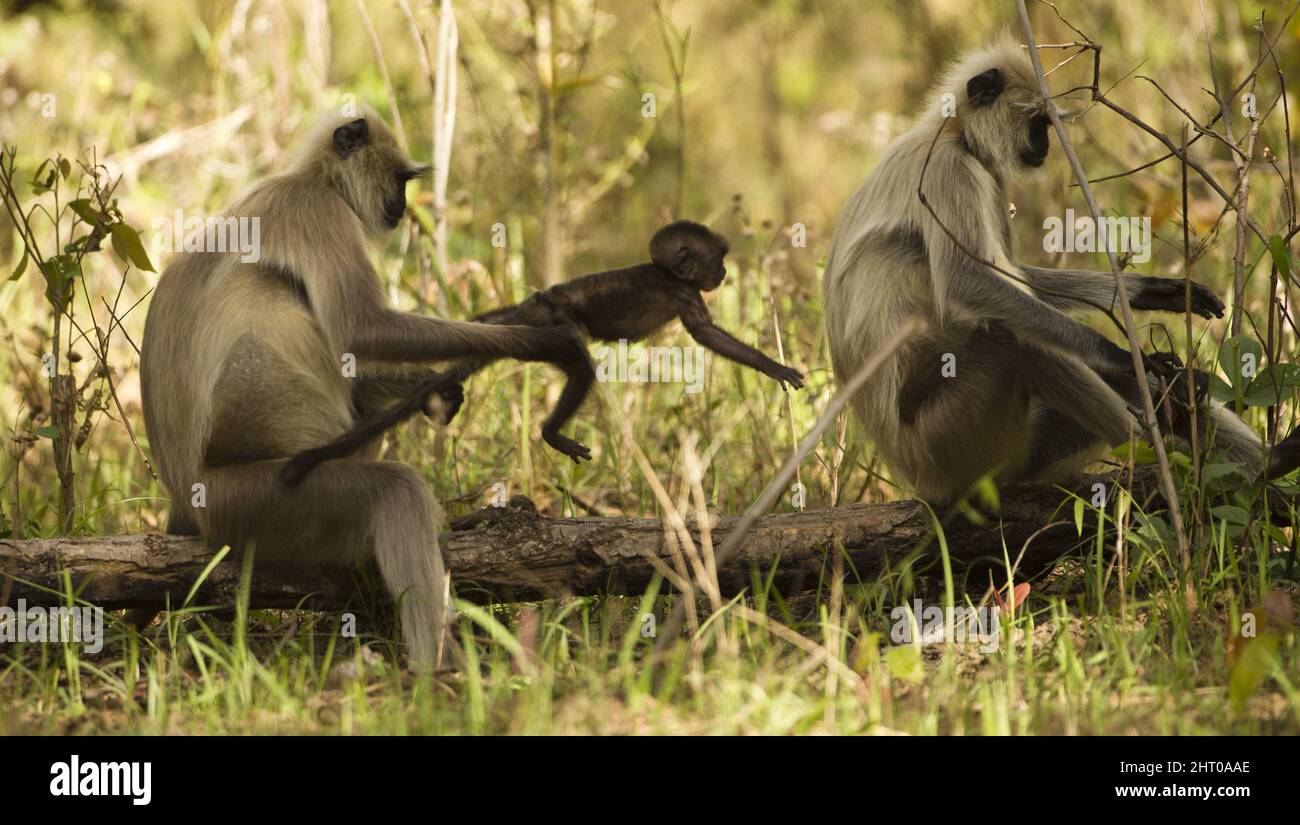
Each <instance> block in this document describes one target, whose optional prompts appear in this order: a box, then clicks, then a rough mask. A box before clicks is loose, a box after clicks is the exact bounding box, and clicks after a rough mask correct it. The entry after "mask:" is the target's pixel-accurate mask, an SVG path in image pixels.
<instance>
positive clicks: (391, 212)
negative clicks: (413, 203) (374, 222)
mask: <svg viewBox="0 0 1300 825" xmlns="http://www.w3.org/2000/svg"><path fill="white" fill-rule="evenodd" d="M404 214H406V183H405V182H402V183H399V184H397V187H396V189H395V190H394V191H393V194H391V195H389V196H388V197H387V198H385V199H384V225H385V226H387V227H388V228H389V229H395V228H397V225H398V224H399V223H401V222H402V215H404Z"/></svg>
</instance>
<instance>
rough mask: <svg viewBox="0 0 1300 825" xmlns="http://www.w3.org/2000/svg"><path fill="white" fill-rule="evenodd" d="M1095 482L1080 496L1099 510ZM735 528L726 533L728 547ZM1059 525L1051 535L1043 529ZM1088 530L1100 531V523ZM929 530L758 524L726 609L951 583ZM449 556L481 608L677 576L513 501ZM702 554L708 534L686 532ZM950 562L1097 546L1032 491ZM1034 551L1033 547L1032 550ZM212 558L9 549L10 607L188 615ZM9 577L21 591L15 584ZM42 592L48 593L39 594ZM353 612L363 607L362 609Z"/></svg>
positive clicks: (1064, 508)
mask: <svg viewBox="0 0 1300 825" xmlns="http://www.w3.org/2000/svg"><path fill="white" fill-rule="evenodd" d="M1098 480H1101V481H1106V482H1112V483H1111V484H1109V485H1108V486H1109V487H1110V488H1111V489H1113V488H1114V485H1113V481H1114V479H1113V478H1112V477H1110V476H1092V477H1089V478H1088V479H1086V480H1085V481H1084V483H1083V484H1082V485H1080V487H1079V488H1078V489H1079V491H1080V492H1081V493H1083V494H1086V495H1087V496H1088V497H1089V498H1090V497H1091V495H1092V492H1091V491H1092V486H1091V485H1092V483H1093V482H1095V481H1098ZM737 520H738V518H737V517H735V516H722V517H720V518H717V519H715V524H714V525H713V527H712V539H713V543H714V546H717V545H718V544H720V543H721V542H722V540H723V539H724V538H725V536H726V534H727V532H728V530H729V529H731V527H732V526H733V525H734V524H735V523H736V521H737ZM1052 522H1058V524H1057V525H1056V526H1054V527H1048V528H1047V529H1043V528H1044V527H1045V526H1046V525H1048V524H1049V523H1052ZM1085 522H1088V523H1095V518H1091V517H1090V518H1087V519H1085ZM932 523H933V522H932V517H931V515H930V512H929V510H927V509H926V507H925V506H924V505H922V504H920V503H918V502H915V501H903V502H896V503H893V504H853V505H849V506H846V507H839V508H835V509H823V510H808V511H805V512H802V513H782V514H776V515H769V516H766V517H764V518H763V519H761V520H760V521H759V522H758V524H757V525H756V526H755V528H754V529H753V531H751V533H750V534H749V536H748V538H747V539H746V540H745V543H744V546H743V551H742V552H741V553H739V554H737V556H736V558H735V559H733V560H732V561H731V562H730V563H728V564H727V565H725V567H724V568H723V569H722V570H720V571H719V573H718V578H719V582H720V584H721V586H722V590H723V593H724V595H733V594H735V593H737V592H739V591H741V590H743V589H745V588H748V587H751V586H752V584H753V581H754V578H753V571H754V570H755V569H757V570H759V571H760V572H761V573H763V574H764V575H767V574H769V573H770V571H771V570H772V567H773V565H774V564H775V565H776V572H775V575H774V582H775V585H776V587H777V588H778V589H779V590H781V591H782V592H788V593H793V592H797V591H800V590H804V589H812V588H815V587H817V586H818V585H819V583H824V582H826V581H828V579H827V576H828V573H829V570H830V564H831V558H832V553H834V552H835V550H836V548H837V547H842V548H843V550H844V552H845V553H846V554H847V557H846V560H845V561H846V564H845V571H846V573H847V575H848V577H849V581H850V583H852V582H853V581H854V580H861V581H864V582H870V581H872V580H874V579H875V578H876V577H877V576H878V575H879V574H880V573H882V572H884V571H886V570H888V569H890V568H891V566H893V567H895V568H896V567H897V566H898V565H899V564H900V563H901V562H904V561H905V560H907V559H908V558H909V556H912V555H914V554H916V553H917V551H918V549H919V550H920V553H919V555H918V556H917V559H916V562H915V564H914V566H913V571H914V574H915V575H920V576H925V575H942V570H941V566H940V564H939V553H938V549H937V544H936V543H935V542H934V541H933V537H934V532H933V530H932ZM452 527H453V530H452V531H451V532H449V533H444V534H443V535H442V537H441V545H442V547H443V550H444V552H445V554H446V558H447V562H448V567H449V569H450V571H451V574H452V580H453V582H454V583H455V586H456V590H457V593H458V595H459V596H460V597H461V598H466V599H470V600H472V601H479V602H482V601H488V600H496V601H532V600H537V599H543V598H558V597H564V596H571V595H593V594H599V593H611V594H639V593H641V592H644V589H645V587H646V586H647V584H648V583H649V582H650V580H651V578H652V576H653V574H654V569H655V568H654V565H652V564H651V562H650V560H649V557H656V558H657V559H659V560H661V561H662V562H663V563H664V564H666V565H667V566H669V567H670V568H671V567H672V566H673V562H672V557H671V554H670V552H669V547H668V545H667V543H666V542H665V540H664V527H663V525H662V523H660V522H659V521H655V520H652V519H639V518H627V517H621V516H620V517H602V518H595V517H588V518H549V517H546V516H543V515H540V514H538V513H537V512H536V511H535V510H534V509H533V506H532V502H530V501H528V499H526V498H523V497H522V496H520V497H516V499H514V500H513V501H511V503H510V505H509V506H508V507H505V508H495V509H494V508H487V509H484V510H480V511H477V512H475V513H472V514H471V515H469V516H465V517H462V518H459V519H455V520H454V521H453V524H452ZM688 528H689V529H690V532H691V535H692V537H693V538H694V540H695V541H696V542H697V543H698V541H699V537H700V531H699V529H698V527H697V526H696V525H695V524H693V523H692V524H688ZM945 536H946V539H947V545H948V550H949V553H950V556H951V558H952V560H953V562H954V566H955V568H956V571H955V572H956V575H957V576H958V585H959V586H960V584H961V581H962V576H963V575H966V576H971V577H972V578H971V588H972V589H982V588H983V587H984V586H985V585H986V583H987V581H988V576H987V574H986V573H985V572H983V571H984V570H985V569H987V567H988V565H990V564H991V565H994V566H995V568H999V569H1000V568H1001V565H1002V564H1003V561H1002V557H1003V547H1004V544H1005V547H1006V552H1007V553H1008V555H1009V556H1010V557H1011V558H1012V559H1015V557H1016V556H1017V554H1018V553H1019V552H1020V550H1021V548H1022V546H1024V545H1025V544H1026V542H1028V550H1027V552H1026V553H1025V556H1024V561H1023V562H1022V566H1021V570H1023V571H1025V572H1026V573H1032V572H1034V571H1039V570H1042V569H1044V568H1045V567H1046V566H1048V565H1050V564H1051V563H1052V562H1054V561H1055V560H1057V559H1058V558H1060V557H1061V556H1063V555H1066V554H1069V553H1071V552H1074V551H1077V550H1078V549H1079V548H1081V547H1087V546H1089V544H1090V542H1091V541H1092V539H1091V537H1090V536H1089V534H1088V527H1087V525H1085V531H1084V535H1083V537H1080V536H1079V534H1078V532H1077V531H1076V528H1075V525H1074V517H1073V507H1072V503H1071V500H1070V499H1068V497H1067V496H1065V495H1064V494H1063V493H1062V492H1061V491H1059V490H1052V489H1037V490H1025V491H1021V492H1018V493H1015V494H1014V495H1009V496H1007V497H1005V498H1003V500H1002V503H1001V513H1000V516H995V517H990V518H988V519H987V520H986V521H985V522H984V523H983V524H978V523H974V522H972V521H971V520H970V519H969V518H967V517H966V516H964V515H961V514H952V515H950V516H948V517H946V518H945ZM1031 538H1032V540H1031ZM212 556H213V553H212V552H211V551H209V550H208V549H207V548H206V547H205V546H204V545H203V544H202V543H201V542H200V541H199V540H198V539H196V538H188V537H182V536H166V535H157V534H149V535H135V536H105V537H99V538H68V539H25V540H0V595H3V593H4V592H5V591H6V590H10V594H9V599H8V601H9V603H10V604H11V605H12V604H14V603H15V602H16V600H17V599H18V598H24V599H26V600H27V602H28V603H29V604H41V603H43V604H50V603H58V602H59V601H60V598H59V597H58V596H55V595H51V594H50V593H49V592H46V591H56V592H60V593H61V592H63V591H64V589H65V585H64V574H65V572H66V575H67V576H68V580H69V581H70V582H71V586H72V589H73V591H74V592H75V593H77V594H78V596H79V597H80V598H82V599H84V600H86V601H87V602H90V603H91V604H96V605H100V606H102V607H105V608H122V607H154V608H161V607H163V606H164V605H166V604H167V603H168V601H167V600H168V598H169V597H170V604H171V605H172V606H173V607H177V606H179V605H180V604H181V603H182V602H183V601H184V599H185V597H186V594H187V593H188V592H189V591H190V589H191V587H192V586H193V584H194V582H195V581H196V580H197V579H198V577H199V575H200V573H201V572H202V571H203V569H204V567H205V566H206V565H207V563H208V562H209V561H210V560H211V558H212ZM9 577H12V582H11V586H7V585H10V582H9V581H8V578H9ZM239 577H240V562H239V560H238V559H237V558H236V557H235V554H231V555H230V556H228V557H227V558H226V559H225V560H223V561H222V563H221V564H219V565H217V567H216V568H215V569H214V570H213V571H212V573H211V574H210V575H209V576H208V579H207V581H206V582H205V583H204V585H203V586H202V587H201V588H200V590H199V591H198V595H197V596H196V598H195V600H194V602H193V603H194V604H202V605H230V604H233V603H234V600H235V594H236V592H237V589H238V585H239ZM358 578H359V577H358V574H357V572H356V571H354V570H348V569H328V568H319V567H313V568H297V569H289V568H283V567H279V568H277V567H272V566H269V565H257V566H256V569H255V570H254V573H253V577H252V587H251V593H250V604H251V606H252V607H255V608H256V607H261V608H292V607H298V606H303V607H310V608H314V609H335V608H341V607H344V606H346V605H347V604H348V603H349V601H352V600H354V599H355V598H356V597H357V593H358V588H357V583H358ZM42 588H44V589H42ZM353 603H354V604H355V602H353Z"/></svg>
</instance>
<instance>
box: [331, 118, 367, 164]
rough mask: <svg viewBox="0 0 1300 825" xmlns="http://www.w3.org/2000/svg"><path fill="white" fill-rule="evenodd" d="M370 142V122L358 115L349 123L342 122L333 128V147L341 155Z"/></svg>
mask: <svg viewBox="0 0 1300 825" xmlns="http://www.w3.org/2000/svg"><path fill="white" fill-rule="evenodd" d="M369 142H370V124H368V123H366V119H365V118H363V117H359V118H357V119H356V120H354V121H352V122H351V123H344V124H343V125H342V126H340V127H339V128H337V129H335V130H334V148H335V149H336V150H338V153H339V155H340V156H342V157H345V158H346V157H347V156H348V155H351V154H352V153H353V152H355V151H357V150H358V149H360V148H361V147H362V146H365V145H366V144H367V143H369Z"/></svg>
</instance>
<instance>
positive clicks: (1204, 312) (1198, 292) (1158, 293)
mask: <svg viewBox="0 0 1300 825" xmlns="http://www.w3.org/2000/svg"><path fill="white" fill-rule="evenodd" d="M1131 302H1132V304H1133V308H1134V309H1157V310H1164V311H1167V312H1185V311H1186V310H1187V282H1186V281H1184V280H1182V279H1181V278H1144V279H1143V280H1142V287H1141V289H1140V290H1139V291H1138V293H1137V294H1136V295H1134V296H1133V297H1132V299H1131ZM1191 309H1192V312H1194V313H1195V314H1197V315H1199V316H1201V317H1202V318H1222V317H1223V301H1221V300H1219V296H1218V295H1216V294H1215V293H1214V291H1213V290H1211V289H1210V288H1209V287H1207V286H1205V285H1204V284H1198V283H1196V282H1195V281H1192V306H1191Z"/></svg>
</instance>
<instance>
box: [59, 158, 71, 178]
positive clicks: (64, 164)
mask: <svg viewBox="0 0 1300 825" xmlns="http://www.w3.org/2000/svg"><path fill="white" fill-rule="evenodd" d="M59 174H60V175H63V179H64V180H67V179H68V178H69V176H71V175H72V164H71V163H69V162H68V159H67V158H59Z"/></svg>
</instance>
